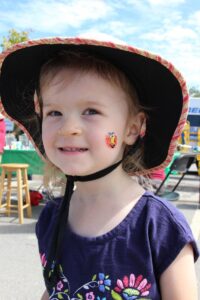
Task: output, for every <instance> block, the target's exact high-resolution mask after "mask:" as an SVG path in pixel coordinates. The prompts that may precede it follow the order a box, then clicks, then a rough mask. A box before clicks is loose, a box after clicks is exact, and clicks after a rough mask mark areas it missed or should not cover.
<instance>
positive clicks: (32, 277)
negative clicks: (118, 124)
mask: <svg viewBox="0 0 200 300" xmlns="http://www.w3.org/2000/svg"><path fill="white" fill-rule="evenodd" d="M41 180H42V178H41V177H40V176H33V180H30V181H29V185H30V189H38V188H39V187H41ZM176 181H177V176H172V177H171V179H170V180H169V181H168V188H170V187H171V186H174V184H175V183H176ZM199 189H200V178H199V177H197V176H191V175H186V176H185V178H184V180H183V181H182V182H181V184H180V185H179V186H178V188H177V190H176V191H177V192H178V193H179V194H180V198H179V200H178V201H173V204H174V205H175V206H177V208H178V209H180V211H182V213H183V214H184V215H185V217H186V219H187V220H188V222H189V224H190V226H191V228H192V231H193V234H194V236H195V238H196V240H197V242H198V246H199V248H200V207H199V197H200V195H199ZM56 192H59V191H58V190H57V191H56ZM13 197H14V199H15V196H13ZM44 205H45V201H42V202H41V203H40V205H39V206H33V207H32V213H33V215H32V218H30V219H28V218H25V219H24V224H22V225H20V224H19V223H18V219H17V217H16V215H13V216H11V217H7V216H5V215H4V214H2V213H0V251H1V252H0V253H1V255H0V267H1V268H0V300H7V299H9V300H40V299H41V295H42V294H43V291H44V283H43V278H42V269H41V265H40V259H39V255H38V246H37V240H36V237H35V224H36V221H37V219H38V216H39V214H40V212H41V210H42V208H43V207H44ZM25 216H26V214H25ZM195 268H196V273H197V281H198V290H199V297H200V259H199V260H198V262H197V263H196V264H195ZM199 299H200V298H199Z"/></svg>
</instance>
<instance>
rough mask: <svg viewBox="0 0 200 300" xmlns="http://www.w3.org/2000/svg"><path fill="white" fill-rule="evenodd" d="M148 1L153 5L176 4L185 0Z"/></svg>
mask: <svg viewBox="0 0 200 300" xmlns="http://www.w3.org/2000/svg"><path fill="white" fill-rule="evenodd" d="M147 2H148V3H149V4H150V5H151V6H154V5H156V6H157V5H158V6H175V5H179V4H182V3H184V2H185V0H167V1H166V0H147Z"/></svg>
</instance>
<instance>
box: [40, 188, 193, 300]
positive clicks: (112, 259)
mask: <svg viewBox="0 0 200 300" xmlns="http://www.w3.org/2000/svg"><path fill="white" fill-rule="evenodd" d="M60 202H61V199H60V198H59V199H55V201H49V202H48V203H47V204H46V206H45V207H44V209H43V211H42V212H41V215H40V217H39V220H38V223H37V225H36V235H37V238H38V243H39V252H40V255H41V260H42V265H43V267H45V264H46V256H47V255H48V248H49V244H50V239H51V234H52V231H53V226H54V221H55V218H56V214H57V211H58V207H59V205H60ZM187 243H191V245H192V247H193V250H194V260H195V261H196V259H197V258H198V255H199V253H198V249H197V245H196V243H195V241H194V238H193V235H192V232H191V230H190V227H189V225H188V224H187V222H186V220H185V218H184V216H183V215H182V213H181V212H180V211H179V210H178V209H177V208H176V207H175V206H174V205H172V204H170V203H169V202H167V201H165V200H162V199H160V198H159V197H157V196H155V195H153V194H152V193H150V192H145V193H144V195H143V196H142V197H141V198H140V200H139V201H138V202H137V204H136V205H135V206H134V207H133V209H132V210H131V211H130V212H129V214H128V215H127V216H126V217H125V219H124V220H123V221H122V222H121V223H120V224H119V225H117V226H116V227H115V228H114V229H113V230H111V231H109V232H108V233H106V234H104V235H102V236H98V237H94V238H88V237H82V236H79V235H77V234H75V233H73V232H72V231H71V230H70V229H69V228H68V229H67V230H66V235H65V236H64V240H63V248H62V252H61V253H62V255H61V259H60V262H59V263H60V280H59V281H58V282H57V284H56V286H55V288H54V289H53V290H52V292H51V294H50V295H49V299H54V300H55V299H86V300H89V299H90V300H94V299H97V300H101V299H103V300H106V299H116V300H122V299H128V300H132V299H140V300H145V299H146V300H150V299H151V300H158V299H161V296H160V290H159V278H160V275H161V274H162V273H163V272H164V271H165V270H166V268H167V267H168V266H169V265H170V264H171V263H172V262H173V260H174V259H175V258H176V256H177V255H178V254H179V252H180V251H181V249H182V248H183V247H184V246H185V245H186V244H187Z"/></svg>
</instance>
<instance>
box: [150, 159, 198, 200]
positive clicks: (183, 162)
mask: <svg viewBox="0 0 200 300" xmlns="http://www.w3.org/2000/svg"><path fill="white" fill-rule="evenodd" d="M194 162H195V155H194V154H181V155H180V156H178V157H176V158H175V160H174V161H173V163H172V164H171V166H170V169H169V171H168V173H167V175H166V176H165V179H164V180H163V181H162V182H161V184H160V186H159V187H158V188H157V190H156V192H155V195H159V196H160V197H162V198H166V199H168V200H171V201H176V200H178V199H179V193H177V192H175V190H176V188H177V187H178V185H179V184H180V182H181V181H182V179H183V178H184V176H185V175H186V174H187V173H188V170H189V168H190V167H191V165H192V164H193V163H194ZM173 171H176V172H179V173H181V174H182V176H181V177H180V178H179V180H178V182H177V184H176V185H175V186H174V187H173V189H172V190H171V191H164V192H163V191H162V192H161V188H162V186H163V185H164V183H165V181H166V180H167V179H168V177H169V176H170V174H172V172H173Z"/></svg>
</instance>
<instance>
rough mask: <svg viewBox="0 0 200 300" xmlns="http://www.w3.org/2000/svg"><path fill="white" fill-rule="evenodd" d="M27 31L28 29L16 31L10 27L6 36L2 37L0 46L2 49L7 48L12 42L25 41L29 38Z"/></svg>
mask: <svg viewBox="0 0 200 300" xmlns="http://www.w3.org/2000/svg"><path fill="white" fill-rule="evenodd" d="M29 33H30V31H21V32H18V31H17V30H15V29H10V30H9V31H8V36H7V37H3V39H2V43H1V44H0V46H1V47H2V49H3V50H6V49H7V48H9V47H11V46H12V45H14V44H17V43H21V42H25V41H27V40H28V39H29Z"/></svg>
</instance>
